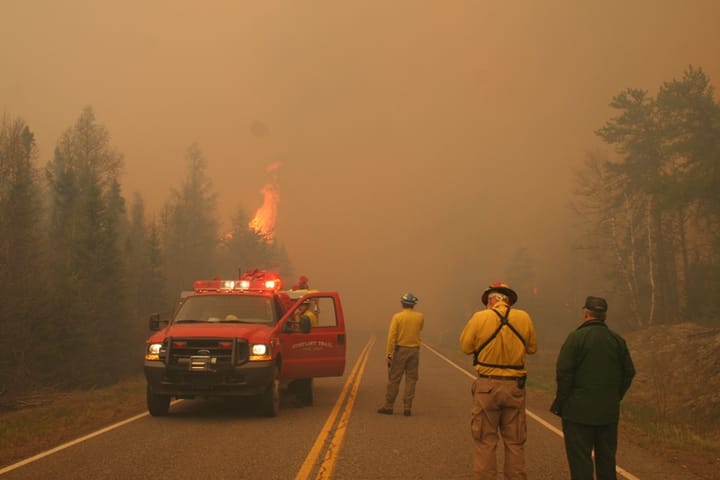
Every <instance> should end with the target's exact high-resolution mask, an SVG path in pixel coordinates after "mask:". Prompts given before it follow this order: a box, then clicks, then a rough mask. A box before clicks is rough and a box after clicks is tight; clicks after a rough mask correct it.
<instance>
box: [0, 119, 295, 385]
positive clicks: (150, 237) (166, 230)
mask: <svg viewBox="0 0 720 480" xmlns="http://www.w3.org/2000/svg"><path fill="white" fill-rule="evenodd" d="M37 157H38V155H37V151H36V145H35V138H34V135H33V132H32V129H31V128H30V126H29V125H27V124H26V123H25V122H24V121H23V120H22V119H19V118H12V117H10V116H9V115H8V114H5V115H3V116H2V118H1V119H0V291H1V292H3V293H2V296H1V301H0V349H1V350H2V351H3V352H4V355H2V358H0V394H1V393H4V392H8V393H18V392H22V391H26V390H28V389H33V388H38V387H40V386H50V387H55V388H69V387H73V388H75V387H91V386H98V385H106V384H110V383H113V382H115V381H117V380H119V379H121V378H123V377H126V376H128V375H133V374H137V373H138V372H139V371H141V367H142V355H141V352H142V345H143V342H144V340H145V337H146V336H147V333H148V330H147V321H145V319H147V318H148V316H149V314H150V313H151V312H162V313H163V314H164V315H165V316H166V317H167V315H169V314H170V311H171V310H172V307H173V305H174V303H175V301H176V299H177V298H178V295H179V293H180V291H181V290H187V289H188V288H189V287H190V286H191V285H192V282H193V281H194V280H195V279H197V278H211V277H214V276H217V275H223V276H227V277H228V278H235V277H236V276H237V275H238V269H239V268H240V267H246V268H247V267H250V266H252V267H253V268H267V269H273V270H276V271H279V272H281V273H282V274H284V275H286V276H289V275H290V274H291V266H290V262H289V259H288V258H287V254H286V253H285V250H284V248H283V246H282V245H279V244H278V243H277V242H271V241H268V239H267V238H265V237H264V236H263V235H262V234H260V233H258V232H256V231H255V230H253V229H251V228H250V227H249V226H248V225H249V222H250V218H249V215H248V214H247V213H246V212H244V211H243V210H241V209H239V210H238V211H237V213H236V215H235V218H234V219H233V223H232V229H231V231H230V232H224V233H223V235H220V232H219V221H218V219H217V218H216V195H215V193H214V192H213V188H212V184H211V182H210V180H209V179H208V178H207V176H206V167H207V163H206V160H205V158H204V157H203V154H202V152H201V150H200V148H199V146H198V145H196V144H193V145H191V146H190V147H189V148H188V149H187V152H186V158H185V161H186V163H187V175H186V177H185V179H184V182H183V184H182V185H181V186H180V188H179V189H177V190H173V191H172V192H171V195H170V198H169V199H168V200H167V202H166V204H165V205H164V207H163V209H162V212H161V213H160V215H159V216H158V217H152V218H147V215H146V212H145V209H144V205H143V199H142V197H141V196H140V195H139V194H135V195H134V196H133V198H132V200H131V201H130V203H129V205H128V204H127V202H126V199H125V198H124V196H123V192H122V186H121V184H120V182H119V180H118V173H119V171H120V168H121V167H122V164H123V158H122V155H121V154H120V153H119V152H117V151H116V150H115V149H114V148H113V146H112V145H111V142H110V133H109V131H108V130H107V129H106V128H105V127H104V126H103V125H101V124H99V123H98V122H97V120H96V118H95V115H94V112H93V109H92V108H91V107H87V108H85V109H84V110H83V111H82V112H81V114H80V116H79V118H78V119H77V121H76V122H75V124H74V125H72V126H71V127H69V128H68V129H67V130H66V131H65V132H64V133H63V135H62V136H61V138H60V140H59V141H58V142H57V144H56V147H55V150H54V155H53V158H52V160H51V161H49V162H48V163H47V165H45V166H44V168H39V167H38V166H37V161H38V158H37Z"/></svg>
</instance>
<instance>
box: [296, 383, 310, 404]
mask: <svg viewBox="0 0 720 480" xmlns="http://www.w3.org/2000/svg"><path fill="white" fill-rule="evenodd" d="M296 395H297V398H298V400H300V403H302V404H303V405H307V406H311V405H312V404H313V379H312V378H303V379H302V380H297V393H296Z"/></svg>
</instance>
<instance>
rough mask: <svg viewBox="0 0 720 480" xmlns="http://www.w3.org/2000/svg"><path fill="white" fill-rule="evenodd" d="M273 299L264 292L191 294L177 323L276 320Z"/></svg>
mask: <svg viewBox="0 0 720 480" xmlns="http://www.w3.org/2000/svg"><path fill="white" fill-rule="evenodd" d="M274 320H275V314H274V308H273V302H272V299H271V298H269V297H263V296H240V295H202V296H197V297H189V298H187V299H186V300H185V302H184V303H183V305H182V306H181V307H180V309H179V310H178V311H177V314H176V315H175V321H174V323H206V322H207V323H265V324H271V323H274Z"/></svg>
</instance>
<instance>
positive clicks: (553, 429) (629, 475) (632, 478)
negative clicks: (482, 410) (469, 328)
mask: <svg viewBox="0 0 720 480" xmlns="http://www.w3.org/2000/svg"><path fill="white" fill-rule="evenodd" d="M422 346H423V347H425V348H427V349H428V350H430V351H431V352H433V353H434V354H435V355H437V356H438V357H440V358H442V359H443V360H445V361H446V362H447V363H449V364H450V365H452V366H453V367H455V368H457V369H458V370H460V371H461V372H462V373H464V374H465V375H467V376H468V377H470V378H472V379H473V380H474V379H475V378H477V377H475V375H474V374H472V373H470V372H468V371H467V370H466V369H464V368H463V367H461V366H460V365H458V364H456V363H455V362H453V361H452V360H450V359H449V358H447V357H446V356H445V355H443V354H442V353H440V352H438V351H437V350H435V349H434V348H433V347H431V346H430V345H428V344H427V343H425V342H423V344H422ZM525 413H526V414H527V416H528V417H530V418H532V419H533V420H535V421H536V422H538V423H539V424H540V425H542V426H543V427H545V428H547V429H548V430H550V431H551V432H553V433H554V434H556V435H558V436H559V437H561V438H562V437H564V435H563V432H562V430H559V429H558V428H556V427H555V426H554V425H551V424H550V423H548V422H546V421H545V420H543V419H542V418H540V417H539V416H538V415H536V414H534V413H533V412H531V411H530V410H528V409H525ZM615 470H616V471H617V473H619V474H620V475H622V476H623V477H625V478H627V479H628V480H640V479H639V478H638V477H636V476H635V475H633V474H632V473H630V472H628V471H626V470H624V469H623V468H621V467H619V466H616V467H615Z"/></svg>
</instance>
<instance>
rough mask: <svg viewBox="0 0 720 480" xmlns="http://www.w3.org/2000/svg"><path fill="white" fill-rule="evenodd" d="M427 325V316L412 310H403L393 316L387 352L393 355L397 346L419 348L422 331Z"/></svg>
mask: <svg viewBox="0 0 720 480" xmlns="http://www.w3.org/2000/svg"><path fill="white" fill-rule="evenodd" d="M424 323H425V316H424V315H423V314H422V313H420V312H417V311H415V310H413V309H412V308H403V309H402V311H401V312H398V313H396V314H395V315H393V317H392V320H391V321H390V330H388V338H387V351H386V352H385V353H386V354H388V355H392V353H393V351H395V347H396V346H400V347H419V346H420V331H421V330H422V328H423V324H424Z"/></svg>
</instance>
